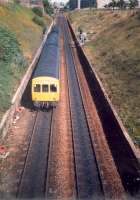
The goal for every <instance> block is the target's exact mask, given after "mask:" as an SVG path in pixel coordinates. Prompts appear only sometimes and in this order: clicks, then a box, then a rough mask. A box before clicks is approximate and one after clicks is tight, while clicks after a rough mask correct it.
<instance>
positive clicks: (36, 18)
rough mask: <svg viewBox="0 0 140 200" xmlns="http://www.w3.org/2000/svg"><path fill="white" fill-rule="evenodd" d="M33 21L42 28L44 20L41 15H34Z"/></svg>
mask: <svg viewBox="0 0 140 200" xmlns="http://www.w3.org/2000/svg"><path fill="white" fill-rule="evenodd" d="M33 22H34V23H36V24H37V25H39V26H42V27H43V28H44V27H45V22H44V20H43V19H42V18H41V17H39V16H35V17H34V18H33Z"/></svg>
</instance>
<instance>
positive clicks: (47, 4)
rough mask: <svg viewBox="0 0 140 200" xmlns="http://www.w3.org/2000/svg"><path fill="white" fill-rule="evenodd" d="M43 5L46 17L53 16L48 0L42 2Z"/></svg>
mask: <svg viewBox="0 0 140 200" xmlns="http://www.w3.org/2000/svg"><path fill="white" fill-rule="evenodd" d="M43 5H44V9H45V12H46V13H47V14H48V15H52V14H53V8H52V6H51V4H50V2H49V0H43Z"/></svg>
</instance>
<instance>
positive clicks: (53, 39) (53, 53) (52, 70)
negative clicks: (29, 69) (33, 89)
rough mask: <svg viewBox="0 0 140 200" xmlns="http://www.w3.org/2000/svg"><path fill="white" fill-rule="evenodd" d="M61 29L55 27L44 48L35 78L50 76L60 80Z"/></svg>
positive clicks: (34, 74)
mask: <svg viewBox="0 0 140 200" xmlns="http://www.w3.org/2000/svg"><path fill="white" fill-rule="evenodd" d="M59 32H60V31H59V28H58V27H57V26H54V27H53V28H52V30H51V32H50V34H49V35H48V38H47V40H46V42H45V45H44V47H43V50H42V53H41V55H40V58H39V61H38V63H37V66H36V69H35V71H34V73H33V78H36V77H40V76H49V77H53V78H57V79H59Z"/></svg>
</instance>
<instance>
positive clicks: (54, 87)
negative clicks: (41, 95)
mask: <svg viewBox="0 0 140 200" xmlns="http://www.w3.org/2000/svg"><path fill="white" fill-rule="evenodd" d="M50 91H51V92H57V87H56V85H54V84H52V85H50Z"/></svg>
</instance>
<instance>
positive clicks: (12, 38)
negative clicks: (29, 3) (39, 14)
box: [0, 4, 51, 119]
mask: <svg viewBox="0 0 140 200" xmlns="http://www.w3.org/2000/svg"><path fill="white" fill-rule="evenodd" d="M34 16H35V14H34V13H33V12H32V11H31V10H30V9H28V8H25V7H22V6H20V5H17V4H11V5H10V4H9V5H7V6H1V5H0V119H1V118H2V116H3V114H4V112H5V111H6V110H7V109H8V108H9V106H10V104H11V99H12V96H13V94H14V92H15V91H16V89H17V87H18V85H19V83H20V80H21V78H22V76H23V74H24V73H25V71H26V69H27V66H28V64H29V63H30V62H31V60H32V58H33V56H34V54H35V52H36V50H37V48H38V47H39V45H40V42H41V40H42V31H43V29H42V27H41V26H39V25H37V24H36V23H34V22H33V18H34ZM44 21H45V23H46V25H47V26H49V24H50V22H51V19H50V18H49V17H47V16H45V17H44Z"/></svg>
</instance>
